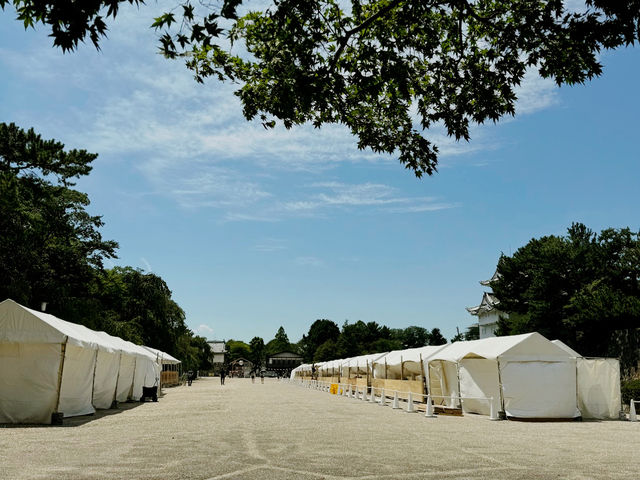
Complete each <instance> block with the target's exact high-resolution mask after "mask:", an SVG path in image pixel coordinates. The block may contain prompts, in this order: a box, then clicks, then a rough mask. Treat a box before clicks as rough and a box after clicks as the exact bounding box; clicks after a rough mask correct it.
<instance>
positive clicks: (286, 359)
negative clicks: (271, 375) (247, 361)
mask: <svg viewBox="0 0 640 480" xmlns="http://www.w3.org/2000/svg"><path fill="white" fill-rule="evenodd" d="M301 364H302V356H301V355H298V354H297V353H293V352H279V353H276V354H273V355H269V356H268V357H267V370H268V371H271V372H276V373H278V374H280V375H284V374H287V373H288V372H289V371H291V370H293V369H294V368H296V367H297V366H298V365H301Z"/></svg>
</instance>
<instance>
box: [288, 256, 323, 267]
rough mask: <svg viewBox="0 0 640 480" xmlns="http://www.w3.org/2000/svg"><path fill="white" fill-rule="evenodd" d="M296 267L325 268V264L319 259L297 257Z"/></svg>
mask: <svg viewBox="0 0 640 480" xmlns="http://www.w3.org/2000/svg"><path fill="white" fill-rule="evenodd" d="M295 263H296V265H298V266H300V267H316V268H317V267H323V266H324V262H323V261H322V260H321V259H319V258H317V257H296V259H295Z"/></svg>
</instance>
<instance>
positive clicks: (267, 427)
mask: <svg viewBox="0 0 640 480" xmlns="http://www.w3.org/2000/svg"><path fill="white" fill-rule="evenodd" d="M165 393H166V394H165V396H164V397H163V398H161V399H160V401H159V402H158V403H144V404H133V403H131V404H124V405H121V408H119V409H118V410H111V411H101V412H99V413H97V414H96V415H93V416H87V417H78V418H72V419H65V421H64V425H63V426H61V427H52V426H14V427H12V426H8V427H7V428H0V479H30V480H31V479H47V480H48V479H127V480H130V479H158V480H160V479H162V480H165V479H167V480H168V479H211V480H213V479H242V480H272V479H273V480H280V479H283V480H284V479H327V480H329V479H341V480H342V479H372V480H373V479H389V480H394V479H421V478H425V479H492V480H493V479H509V480H512V479H571V480H585V479H629V480H638V479H640V455H639V452H640V423H631V422H621V421H611V422H562V423H556V422H549V423H523V422H509V421H499V422H492V421H489V420H488V418H487V417H484V416H476V415H467V416H465V417H448V416H439V417H438V418H435V419H428V418H424V416H423V415H422V414H419V413H406V412H403V411H399V410H392V409H391V408H390V407H388V406H387V407H381V406H379V405H376V404H371V403H368V402H367V403H365V402H362V401H360V400H355V399H350V398H346V397H338V396H334V395H330V394H328V393H325V392H320V391H317V390H310V389H305V388H302V387H299V386H296V385H291V384H288V383H285V382H278V381H276V380H275V379H265V383H264V384H260V382H259V380H256V383H255V384H252V383H251V380H248V379H227V384H226V385H224V386H221V385H220V380H219V379H217V378H215V379H214V378H202V379H198V380H197V381H195V382H194V383H193V385H192V386H190V387H189V386H181V387H176V388H171V389H166V390H165Z"/></svg>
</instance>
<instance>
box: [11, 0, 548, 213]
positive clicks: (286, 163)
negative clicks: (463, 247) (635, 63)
mask: <svg viewBox="0 0 640 480" xmlns="http://www.w3.org/2000/svg"><path fill="white" fill-rule="evenodd" d="M154 9H162V7H160V6H152V7H148V6H145V7H142V8H141V9H140V11H139V12H138V11H137V9H134V8H126V9H123V10H122V11H121V14H119V17H118V20H117V22H113V24H112V25H110V28H111V31H110V34H109V39H108V40H105V41H104V45H103V52H102V53H100V54H98V53H96V52H95V51H93V50H92V47H90V46H84V47H82V48H81V50H80V51H79V52H76V53H74V54H73V55H59V54H57V53H56V54H53V55H51V54H49V53H50V52H48V51H47V49H42V48H41V46H40V45H35V46H34V47H33V52H32V53H33V56H30V55H26V56H25V55H22V54H21V56H20V58H18V57H17V56H15V55H13V56H12V53H11V52H10V51H7V50H3V51H2V52H1V53H2V55H3V60H2V61H3V64H4V65H7V66H8V67H9V68H11V69H13V70H18V69H19V70H20V71H24V76H25V78H28V79H30V81H33V82H39V83H40V84H42V85H43V86H46V88H47V89H51V90H52V91H53V90H54V89H56V88H57V89H59V90H60V92H67V93H61V95H74V96H76V95H78V94H80V95H85V96H86V98H87V103H88V104H89V105H87V107H88V108H86V109H73V110H68V111H65V112H56V115H58V114H59V115H60V117H61V118H62V117H64V118H65V119H66V120H65V121H64V122H53V123H54V124H55V125H56V128H58V129H61V130H64V132H61V133H60V134H58V132H55V133H56V136H57V137H58V138H61V139H64V141H65V143H68V144H71V145H74V146H80V147H82V148H86V149H88V150H90V151H95V152H99V153H100V155H101V159H100V161H102V162H118V161H120V162H131V163H132V164H133V162H135V168H136V169H137V170H138V171H139V173H140V174H141V175H142V177H143V178H144V179H145V180H146V182H147V185H146V187H147V188H146V190H148V191H146V192H145V193H146V194H153V195H160V196H163V197H166V198H169V199H171V200H172V201H174V202H175V203H176V204H177V205H179V206H180V207H182V208H187V209H210V210H215V211H216V212H217V214H218V219H219V220H221V221H267V222H273V221H280V220H282V219H286V218H292V217H298V218H299V217H309V216H313V217H320V216H323V215H326V214H327V213H328V212H331V211H332V209H333V210H335V209H349V210H352V211H355V210H359V211H380V212H390V213H407V214H411V213H424V212H430V211H436V210H443V209H448V208H455V207H456V206H457V204H456V203H453V202H448V201H446V200H443V199H438V198H432V197H411V196H408V195H406V194H401V193H400V192H398V191H397V190H396V189H394V188H393V187H391V186H388V185H383V184H380V183H366V182H365V183H358V184H347V183H330V182H322V181H321V180H322V179H323V178H326V176H327V173H328V172H330V171H332V170H335V169H336V168H338V167H340V166H341V165H344V164H358V163H371V164H376V165H378V166H380V165H382V166H384V167H385V168H386V165H394V167H395V168H397V167H396V165H397V159H395V158H394V157H393V156H391V155H378V154H375V153H373V152H371V151H368V150H359V149H358V148H357V141H356V139H355V138H354V137H353V136H352V135H351V133H350V132H349V131H348V129H347V128H346V127H344V126H341V125H329V126H325V127H323V128H322V129H315V128H313V127H312V126H309V125H304V126H299V127H295V128H292V129H290V130H286V129H284V128H283V127H282V126H278V127H277V128H276V129H273V130H265V129H264V128H263V127H262V126H261V125H260V123H259V122H247V121H246V120H245V119H244V117H243V116H242V113H241V111H242V109H241V105H240V102H239V100H238V98H237V97H236V96H235V95H233V91H234V89H236V88H237V85H232V84H223V83H219V82H214V81H211V82H208V83H206V84H205V85H200V84H197V83H196V82H194V80H193V77H192V74H191V72H189V71H187V70H186V68H185V67H184V65H183V64H182V63H181V62H180V61H174V62H171V61H168V60H166V59H164V58H161V57H160V56H159V55H154V51H155V49H156V36H155V34H154V33H153V32H152V31H151V30H150V29H148V25H149V23H150V19H152V17H153V14H154V13H155V10H154ZM47 41H50V39H47ZM138 46H140V47H139V48H136V47H138ZM25 57H26V58H25ZM60 65H63V68H61V67H60ZM69 85H71V86H72V87H71V88H70V87H69ZM71 90H73V92H72V93H71ZM556 91H557V89H556V88H555V86H554V85H553V82H551V81H547V80H543V79H541V78H540V77H539V76H537V74H535V73H534V72H530V73H529V74H528V75H527V78H526V79H525V81H524V82H523V84H522V86H521V87H520V88H519V89H518V97H519V100H518V107H517V108H518V112H519V113H532V112H535V111H539V110H541V109H544V108H548V107H549V106H551V105H553V104H554V103H555V102H557V97H556ZM78 126H82V128H78ZM425 135H426V136H427V137H428V138H429V140H430V141H432V142H433V143H435V144H436V145H437V146H438V148H439V151H440V166H441V167H443V168H446V167H448V166H449V167H451V166H454V165H456V164H458V162H459V161H462V160H456V161H453V160H452V159H454V158H459V159H460V158H464V159H466V158H467V157H465V156H468V155H470V154H477V153H479V152H486V151H491V150H492V149H496V148H499V145H500V142H499V140H496V135H495V131H494V130H490V129H489V128H486V127H485V126H476V127H474V128H473V130H472V141H471V142H465V141H456V140H455V139H453V138H451V137H448V136H447V135H446V133H445V132H444V130H443V129H442V128H441V127H440V128H439V127H438V126H435V127H434V128H432V129H430V130H429V131H428V132H425ZM475 157H476V156H474V158H475ZM465 161H466V160H465ZM482 164H486V161H484V162H479V163H478V162H476V163H475V165H482ZM290 174H295V175H300V176H301V178H305V179H307V180H308V179H310V178H313V179H317V180H320V181H318V182H316V183H312V184H311V185H310V186H307V187H298V188H293V189H290V190H288V191H287V190H286V189H283V188H282V184H283V183H284V181H283V180H282V177H283V176H286V175H290Z"/></svg>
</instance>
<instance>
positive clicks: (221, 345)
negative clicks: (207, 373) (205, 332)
mask: <svg viewBox="0 0 640 480" xmlns="http://www.w3.org/2000/svg"><path fill="white" fill-rule="evenodd" d="M207 343H208V344H209V346H210V347H211V353H212V354H213V356H212V358H211V363H212V364H213V373H214V375H218V374H219V373H220V370H222V366H223V365H224V361H225V355H226V354H227V344H226V342H225V341H224V340H207Z"/></svg>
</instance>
